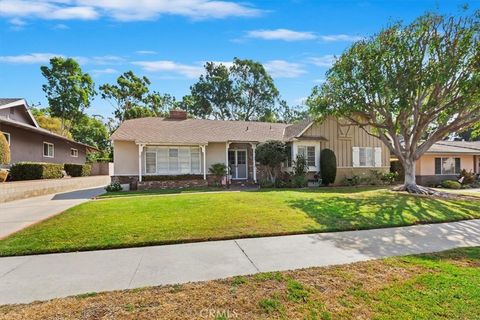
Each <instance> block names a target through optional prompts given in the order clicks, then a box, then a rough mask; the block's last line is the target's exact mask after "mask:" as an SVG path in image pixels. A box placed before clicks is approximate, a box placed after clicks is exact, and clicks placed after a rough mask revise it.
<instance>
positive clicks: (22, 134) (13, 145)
mask: <svg viewBox="0 0 480 320" xmlns="http://www.w3.org/2000/svg"><path fill="white" fill-rule="evenodd" d="M0 131H2V132H8V133H10V153H11V163H12V164H13V163H17V162H20V161H33V162H50V163H77V164H83V163H85V160H86V147H84V146H82V145H78V144H76V143H74V142H69V141H66V140H63V139H59V138H55V137H51V136H48V135H42V134H40V133H37V132H32V131H28V130H24V129H21V128H17V127H14V126H9V125H6V124H1V126H0ZM43 142H49V143H53V144H54V157H53V158H49V157H44V156H43ZM70 148H74V149H77V150H78V157H72V156H71V155H70Z"/></svg>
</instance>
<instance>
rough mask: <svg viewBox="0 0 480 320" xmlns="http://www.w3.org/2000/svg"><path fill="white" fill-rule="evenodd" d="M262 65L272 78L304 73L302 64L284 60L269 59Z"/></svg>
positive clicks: (290, 76)
mask: <svg viewBox="0 0 480 320" xmlns="http://www.w3.org/2000/svg"><path fill="white" fill-rule="evenodd" d="M263 66H264V67H265V69H266V70H267V71H268V73H270V75H271V76H272V77H274V78H296V77H299V76H301V75H302V74H304V73H306V71H305V69H303V67H302V65H300V64H298V63H293V62H288V61H285V60H271V61H268V62H266V63H264V64H263Z"/></svg>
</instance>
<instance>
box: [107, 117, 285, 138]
mask: <svg viewBox="0 0 480 320" xmlns="http://www.w3.org/2000/svg"><path fill="white" fill-rule="evenodd" d="M288 126H289V125H288V124H284V123H269V122H256V121H223V120H203V119H186V120H172V119H167V118H158V117H149V118H138V119H131V120H126V121H124V122H123V123H122V124H121V125H120V127H119V128H118V129H117V130H116V131H115V132H114V133H113V134H112V136H111V138H110V139H111V140H123V141H135V142H137V143H153V144H154V143H162V144H208V143H209V142H265V141H267V140H283V136H284V131H285V129H286V128H287V127H288Z"/></svg>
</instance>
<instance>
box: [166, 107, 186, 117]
mask: <svg viewBox="0 0 480 320" xmlns="http://www.w3.org/2000/svg"><path fill="white" fill-rule="evenodd" d="M169 118H170V119H171V120H187V111H184V110H180V109H173V110H170V117H169Z"/></svg>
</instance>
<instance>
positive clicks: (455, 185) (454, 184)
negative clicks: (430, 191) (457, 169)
mask: <svg viewBox="0 0 480 320" xmlns="http://www.w3.org/2000/svg"><path fill="white" fill-rule="evenodd" d="M442 187H444V188H446V189H460V188H461V187H462V185H461V184H460V182H458V181H455V180H443V181H442Z"/></svg>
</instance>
